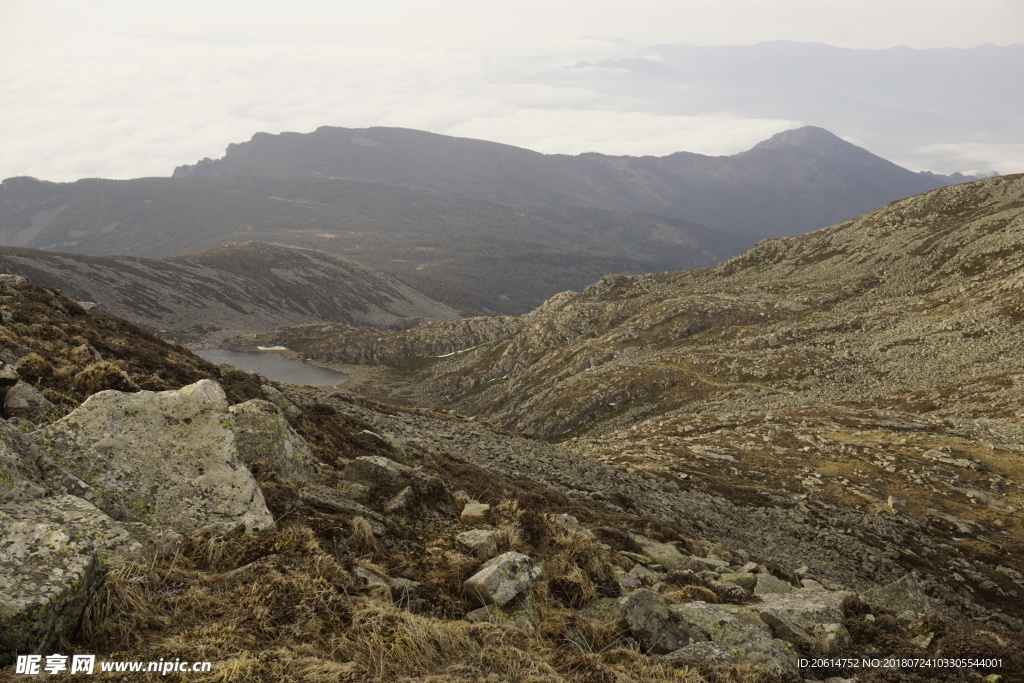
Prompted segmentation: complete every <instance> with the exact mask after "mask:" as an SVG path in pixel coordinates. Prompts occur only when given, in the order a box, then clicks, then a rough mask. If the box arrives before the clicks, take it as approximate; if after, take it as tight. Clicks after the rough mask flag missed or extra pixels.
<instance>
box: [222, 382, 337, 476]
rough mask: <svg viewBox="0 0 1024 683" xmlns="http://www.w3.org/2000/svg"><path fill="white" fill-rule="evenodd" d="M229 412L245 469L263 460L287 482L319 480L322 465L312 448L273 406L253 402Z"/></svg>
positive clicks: (232, 408) (231, 408)
mask: <svg viewBox="0 0 1024 683" xmlns="http://www.w3.org/2000/svg"><path fill="white" fill-rule="evenodd" d="M228 411H229V412H230V413H231V426H232V429H233V430H234V432H235V445H236V447H237V448H238V457H239V458H240V459H241V460H242V462H244V463H245V464H246V465H251V464H252V463H254V462H256V461H257V460H262V461H264V462H267V463H269V464H270V465H271V466H272V467H273V468H274V469H275V470H276V471H277V472H278V474H280V475H281V476H283V477H284V478H286V479H301V480H305V481H313V480H316V479H317V478H319V476H320V463H319V461H318V460H317V459H316V456H314V455H313V451H311V450H310V448H309V444H307V443H306V440H305V439H304V438H302V435H300V434H299V433H298V432H296V431H295V430H294V429H292V428H291V427H290V426H289V425H288V421H287V420H285V418H284V415H283V414H282V413H281V410H280V409H279V408H278V407H277V406H275V405H274V404H273V403H271V402H270V401H264V400H262V399H253V400H251V401H246V402H245V403H241V404H239V405H236V406H231V407H230V408H229V409H228Z"/></svg>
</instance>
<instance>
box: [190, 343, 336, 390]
mask: <svg viewBox="0 0 1024 683" xmlns="http://www.w3.org/2000/svg"><path fill="white" fill-rule="evenodd" d="M195 354H196V355H197V356H200V357H202V358H205V359H206V360H208V361H210V362H211V363H216V364H220V363H231V364H232V365H234V366H235V367H236V368H238V369H239V370H245V371H246V372H258V373H260V374H261V375H263V376H264V377H266V378H267V379H272V380H274V381H275V382H288V383H290V384H309V385H312V386H315V387H332V386H334V385H336V384H341V383H342V382H344V381H345V380H347V379H348V375H346V374H345V373H343V372H336V371H335V370H328V369H326V368H318V367H316V366H315V365H309V364H308V363H303V362H302V361H300V360H295V359H293V358H285V357H284V356H279V355H278V354H276V353H272V352H263V351H227V350H225V349H202V350H200V351H196V352H195Z"/></svg>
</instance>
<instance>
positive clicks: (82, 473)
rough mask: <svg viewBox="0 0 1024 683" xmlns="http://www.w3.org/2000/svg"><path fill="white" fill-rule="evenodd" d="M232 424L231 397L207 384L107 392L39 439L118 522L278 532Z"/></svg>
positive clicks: (185, 530) (36, 435)
mask: <svg viewBox="0 0 1024 683" xmlns="http://www.w3.org/2000/svg"><path fill="white" fill-rule="evenodd" d="M231 425H232V420H231V413H230V412H229V411H228V405H227V399H226V397H225V395H224V390H223V389H221V387H220V385H218V384H217V383H216V382H213V381H211V380H201V381H199V382H196V383H195V384H192V385H189V386H187V387H184V388H183V389H180V390H176V391H161V392H152V391H140V392H137V393H122V392H119V391H101V392H99V393H97V394H94V395H92V396H90V397H89V398H88V399H86V401H85V402H84V403H82V405H81V406H79V407H78V408H77V409H76V410H75V411H74V412H72V413H71V414H69V415H67V416H66V417H64V418H62V419H61V420H59V421H57V422H55V423H53V424H51V425H49V426H47V427H46V428H44V429H41V430H39V431H36V432H33V433H32V435H31V436H32V438H33V439H35V440H36V442H37V443H38V444H40V446H42V448H43V449H44V450H45V451H46V452H47V453H48V454H49V456H50V457H51V458H52V459H53V460H54V461H55V462H56V463H57V465H58V466H60V467H61V468H63V469H65V470H67V471H68V472H70V473H71V474H73V475H74V476H76V477H78V478H79V479H81V480H82V481H83V482H85V483H86V484H87V485H88V486H89V487H90V488H91V489H92V490H94V491H96V492H97V497H96V501H95V502H96V505H97V506H98V507H99V508H101V509H102V510H104V511H106V512H107V513H108V514H110V515H111V516H112V517H114V518H115V519H119V520H123V521H133V522H143V523H146V524H150V525H156V526H168V527H171V528H172V529H174V530H175V531H177V532H180V533H190V532H192V531H195V530H197V529H200V528H203V527H206V526H210V525H215V526H219V527H222V528H229V529H239V530H241V529H245V530H249V531H256V530H272V529H273V528H274V519H273V517H272V516H271V514H270V511H269V510H267V506H266V503H265V502H264V499H263V494H262V492H261V491H260V489H259V487H258V486H257V485H256V481H255V480H254V479H253V477H252V474H251V473H250V472H249V470H248V469H246V467H245V465H244V464H243V463H242V462H241V461H240V460H239V458H238V455H237V442H236V437H235V433H234V431H233V430H232V429H231Z"/></svg>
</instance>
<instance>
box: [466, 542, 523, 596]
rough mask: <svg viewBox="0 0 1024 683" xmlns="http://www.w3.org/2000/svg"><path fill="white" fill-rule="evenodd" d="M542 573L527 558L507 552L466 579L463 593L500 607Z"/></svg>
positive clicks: (486, 563) (519, 593)
mask: <svg viewBox="0 0 1024 683" xmlns="http://www.w3.org/2000/svg"><path fill="white" fill-rule="evenodd" d="M540 575H541V570H540V569H539V568H538V567H536V566H535V565H534V564H533V560H531V559H530V558H529V557H527V556H526V555H523V554H522V553H516V552H507V553H504V554H502V555H498V556H497V557H495V558H493V559H491V560H488V561H487V562H485V563H484V566H483V567H482V568H481V569H480V571H478V572H477V573H476V574H474V575H473V576H471V577H469V578H468V579H466V582H465V584H464V585H465V587H466V592H467V593H468V594H469V595H471V596H472V597H473V598H475V599H476V600H477V602H478V603H479V604H481V605H497V606H498V607H503V606H505V605H507V604H508V603H509V602H511V601H512V600H513V598H515V597H516V596H519V595H525V594H526V593H528V592H529V591H530V588H531V587H532V586H533V583H534V581H536V580H537V579H538V578H540Z"/></svg>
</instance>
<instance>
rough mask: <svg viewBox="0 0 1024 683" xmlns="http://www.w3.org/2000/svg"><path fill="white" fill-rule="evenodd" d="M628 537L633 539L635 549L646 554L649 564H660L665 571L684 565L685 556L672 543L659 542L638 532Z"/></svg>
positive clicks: (680, 567)
mask: <svg viewBox="0 0 1024 683" xmlns="http://www.w3.org/2000/svg"><path fill="white" fill-rule="evenodd" d="M629 538H630V540H632V541H633V545H634V546H635V547H636V551H637V552H638V553H640V554H642V555H644V556H646V557H647V558H648V559H649V560H650V563H651V564H660V565H661V566H662V567H663V568H664V569H665V570H666V571H672V570H674V569H683V568H685V567H686V562H687V556H686V555H684V554H683V553H681V552H679V549H678V548H676V547H675V546H674V545H670V544H668V543H660V542H658V541H655V540H654V539H653V538H648V537H647V536H641V535H640V534H630V535H629Z"/></svg>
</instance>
